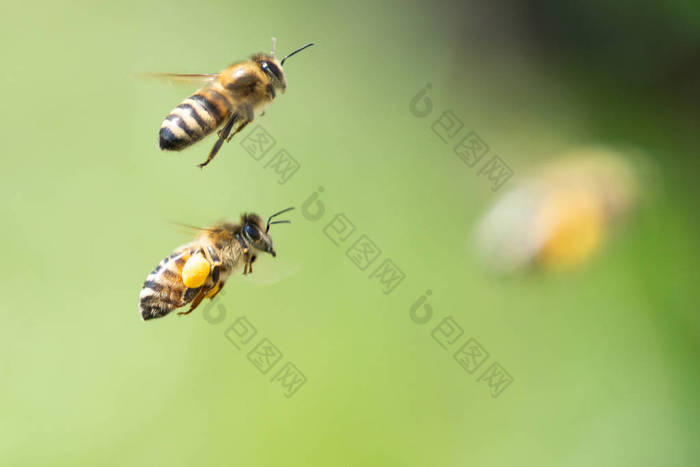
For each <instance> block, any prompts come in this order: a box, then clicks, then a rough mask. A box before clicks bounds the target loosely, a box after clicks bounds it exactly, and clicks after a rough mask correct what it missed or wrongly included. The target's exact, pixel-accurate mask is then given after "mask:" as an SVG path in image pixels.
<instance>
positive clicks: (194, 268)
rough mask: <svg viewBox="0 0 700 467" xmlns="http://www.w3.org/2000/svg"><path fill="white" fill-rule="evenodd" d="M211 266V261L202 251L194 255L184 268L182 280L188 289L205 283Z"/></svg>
mask: <svg viewBox="0 0 700 467" xmlns="http://www.w3.org/2000/svg"><path fill="white" fill-rule="evenodd" d="M210 269H211V266H210V265H209V261H207V260H206V258H205V257H204V256H202V255H201V254H200V253H197V254H196V255H193V256H191V257H190V259H188V260H187V262H186V263H185V267H184V268H182V281H183V282H184V283H185V287H187V288H188V289H196V288H197V287H201V286H202V284H204V281H206V280H207V277H208V276H209V271H210Z"/></svg>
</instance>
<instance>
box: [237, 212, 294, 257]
mask: <svg viewBox="0 0 700 467" xmlns="http://www.w3.org/2000/svg"><path fill="white" fill-rule="evenodd" d="M292 209H294V208H293V207H292V208H287V209H283V210H281V211H280V212H276V213H275V214H273V215H271V216H270V217H269V218H268V219H267V225H265V224H264V223H263V220H262V218H261V217H260V216H258V215H257V214H254V213H250V214H244V215H243V217H241V225H242V229H241V234H242V235H243V236H244V237H245V239H246V240H247V241H248V243H249V244H250V245H252V246H253V248H256V249H258V250H260V251H264V252H265V253H270V254H271V255H272V256H273V257H275V256H277V252H275V248H274V246H273V244H272V237H271V236H270V226H271V225H273V224H290V223H291V221H287V220H284V221H273V220H272V219H273V218H274V217H276V216H279V215H280V214H284V213H285V212H287V211H291V210H292Z"/></svg>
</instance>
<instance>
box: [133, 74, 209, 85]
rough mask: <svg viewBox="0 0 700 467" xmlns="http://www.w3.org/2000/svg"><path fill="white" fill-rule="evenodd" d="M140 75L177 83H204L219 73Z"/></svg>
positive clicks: (207, 82)
mask: <svg viewBox="0 0 700 467" xmlns="http://www.w3.org/2000/svg"><path fill="white" fill-rule="evenodd" d="M140 76H143V77H146V78H155V79H160V80H166V81H169V82H170V83H176V84H196V85H200V86H201V85H204V84H209V83H211V82H212V81H214V80H215V79H216V78H217V77H218V76H219V73H142V74H141V75H140Z"/></svg>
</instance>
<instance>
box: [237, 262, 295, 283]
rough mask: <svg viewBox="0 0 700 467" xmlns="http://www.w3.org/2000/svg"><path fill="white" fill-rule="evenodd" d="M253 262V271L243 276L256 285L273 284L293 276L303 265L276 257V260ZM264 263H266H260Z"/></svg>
mask: <svg viewBox="0 0 700 467" xmlns="http://www.w3.org/2000/svg"><path fill="white" fill-rule="evenodd" d="M260 259H261V258H258V260H257V261H256V262H255V263H253V273H252V274H248V275H246V276H243V277H244V278H245V279H244V280H245V281H247V282H250V283H251V284H255V285H272V284H276V283H278V282H280V281H282V280H284V279H286V278H288V277H291V276H293V275H294V274H296V273H298V272H299V271H300V270H301V266H300V265H299V264H296V263H291V262H289V261H283V260H279V259H276V260H274V261H270V262H268V261H265V260H263V261H260ZM260 263H264V264H260Z"/></svg>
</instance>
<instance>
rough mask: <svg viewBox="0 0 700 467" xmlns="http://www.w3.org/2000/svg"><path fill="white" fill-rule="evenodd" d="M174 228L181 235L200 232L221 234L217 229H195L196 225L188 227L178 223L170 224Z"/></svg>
mask: <svg viewBox="0 0 700 467" xmlns="http://www.w3.org/2000/svg"><path fill="white" fill-rule="evenodd" d="M171 223H172V224H173V225H174V226H176V227H177V228H178V230H180V231H182V232H183V233H187V234H192V233H195V234H201V233H202V232H209V233H217V232H221V229H217V228H213V229H211V228H206V227H197V226H196V225H189V224H182V223H180V222H171Z"/></svg>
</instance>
